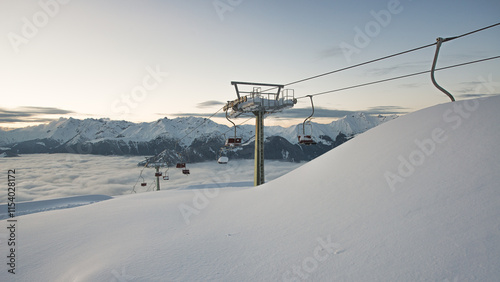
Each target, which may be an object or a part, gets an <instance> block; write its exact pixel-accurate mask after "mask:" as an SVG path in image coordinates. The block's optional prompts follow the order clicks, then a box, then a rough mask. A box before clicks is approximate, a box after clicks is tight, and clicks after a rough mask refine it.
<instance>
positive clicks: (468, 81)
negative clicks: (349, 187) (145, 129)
mask: <svg viewBox="0 0 500 282" xmlns="http://www.w3.org/2000/svg"><path fill="white" fill-rule="evenodd" d="M499 12H500V2H499V1H491V0H478V1H470V0H469V1H463V0H462V1H457V0H440V1H431V0H420V1H412V0H399V1H397V0H362V1H348V0H338V1H305V0H300V1H299V0H191V1H185V0H161V1H160V0H142V1H138V0H136V1H133V0H126V1H125V0H122V1H118V0H108V1H98V0H36V1H32V0H25V1H14V0H4V1H1V2H0V18H1V19H2V24H1V25H0V34H2V36H1V37H0V38H1V39H0V62H1V63H0V93H1V94H2V96H1V97H2V102H1V104H0V127H21V126H26V125H30V124H36V123H40V122H48V121H50V120H51V119H57V118H59V117H61V116H63V117H69V116H72V117H75V118H101V117H108V118H111V119H125V120H129V121H134V122H142V121H147V122H150V121H154V120H156V119H158V118H162V117H169V118H175V117H178V116H182V115H186V114H193V115H199V116H204V115H205V116H208V115H211V114H212V113H214V112H215V111H217V110H218V109H219V108H221V107H222V105H223V103H225V102H226V101H228V100H233V99H235V98H236V95H235V92H234V88H233V87H232V86H231V84H230V82H231V81H233V80H235V81H250V82H264V83H277V84H287V83H289V82H293V81H296V80H299V79H302V78H306V77H310V76H314V75H317V74H321V73H325V72H329V71H332V70H336V69H340V68H344V67H348V66H351V65H354V64H358V63H362V62H365V61H369V60H372V59H375V58H379V57H382V56H386V55H390V54H393V53H396V52H400V51H404V50H408V49H412V48H415V47H420V46H423V45H426V44H431V43H434V42H435V39H436V38H437V37H451V36H455V35H460V34H463V33H466V32H469V31H473V30H476V29H479V28H482V27H485V26H489V25H492V24H495V23H498V22H500V17H499V16H498V15H499ZM434 52H435V47H434V46H432V47H430V48H425V49H422V50H419V51H416V52H412V53H410V54H406V55H403V56H399V57H397V58H393V59H388V60H384V61H382V62H377V63H374V64H370V65H367V66H363V67H360V68H356V69H352V70H348V71H345V72H340V73H336V74H332V75H328V76H324V77H321V78H318V79H314V80H310V81H307V82H304V83H298V84H295V85H291V86H290V88H293V89H294V90H295V95H296V96H304V95H308V94H314V93H318V92H323V91H329V90H334V89H340V88H344V87H350V86H353V85H356V84H360V83H366V82H370V81H375V80H380V79H385V78H390V77H394V76H399V75H405V74H408V73H413V72H419V71H425V70H429V69H430V67H431V64H432V59H433V56H434ZM498 55H500V26H497V27H494V28H491V29H488V30H485V31H482V32H478V33H475V34H473V35H470V36H466V37H463V38H460V39H457V40H453V41H450V42H446V43H444V44H443V47H442V49H441V51H440V58H439V62H438V67H443V66H448V65H453V64H459V63H463V62H468V61H473V60H477V59H481V58H487V57H491V56H498ZM499 69H500V60H498V59H497V60H491V61H488V62H483V63H479V64H474V65H468V66H463V67H460V68H454V69H449V70H443V71H440V72H438V73H436V77H437V80H438V81H439V83H440V84H441V85H442V86H443V87H445V88H446V89H448V90H449V91H450V92H452V94H454V95H455V96H456V98H457V99H465V98H468V97H475V95H477V94H481V95H484V94H497V93H500V74H499V72H498V70H499ZM447 101H449V99H448V98H447V97H446V96H445V95H444V94H442V93H441V92H439V91H438V90H437V89H436V88H434V86H432V83H431V81H430V78H429V75H428V74H425V75H420V76H415V77H411V78H406V79H401V80H396V81H391V82H386V83H381V84H377V85H371V86H366V87H360V88H355V89H351V90H346V91H339V92H334V93H331V94H325V95H321V96H317V97H315V99H314V103H315V105H316V106H317V107H318V111H317V115H316V117H317V118H318V119H316V121H317V122H321V121H323V122H328V120H332V119H334V118H337V117H340V116H342V115H344V114H345V113H348V112H350V111H366V112H370V113H382V114H384V113H405V112H411V111H414V110H417V109H420V108H424V107H428V106H430V105H434V104H438V103H444V102H447ZM309 110H310V108H309V102H308V100H307V99H300V100H299V103H298V104H297V105H296V109H295V110H294V111H290V112H289V113H286V114H285V113H284V114H283V115H282V116H281V119H274V120H272V119H268V121H266V124H270V123H278V124H282V125H288V124H286V123H287V122H288V123H289V122H293V121H294V118H298V119H301V118H305V117H306V116H307V113H308V111H309ZM322 117H323V119H321V118H322ZM221 120H222V119H221ZM216 121H219V120H216ZM297 121H298V120H297Z"/></svg>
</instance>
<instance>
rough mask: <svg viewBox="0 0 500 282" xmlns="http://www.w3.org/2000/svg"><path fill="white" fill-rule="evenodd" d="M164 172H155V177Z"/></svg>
mask: <svg viewBox="0 0 500 282" xmlns="http://www.w3.org/2000/svg"><path fill="white" fill-rule="evenodd" d="M162 175H163V174H162V173H161V172H155V177H160V176H162Z"/></svg>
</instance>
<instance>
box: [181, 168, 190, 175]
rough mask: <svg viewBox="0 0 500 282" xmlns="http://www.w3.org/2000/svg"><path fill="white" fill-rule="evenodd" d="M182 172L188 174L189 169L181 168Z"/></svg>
mask: <svg viewBox="0 0 500 282" xmlns="http://www.w3.org/2000/svg"><path fill="white" fill-rule="evenodd" d="M182 173H183V174H185V175H188V174H190V172H189V169H183V170H182Z"/></svg>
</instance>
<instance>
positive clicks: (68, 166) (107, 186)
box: [0, 154, 303, 203]
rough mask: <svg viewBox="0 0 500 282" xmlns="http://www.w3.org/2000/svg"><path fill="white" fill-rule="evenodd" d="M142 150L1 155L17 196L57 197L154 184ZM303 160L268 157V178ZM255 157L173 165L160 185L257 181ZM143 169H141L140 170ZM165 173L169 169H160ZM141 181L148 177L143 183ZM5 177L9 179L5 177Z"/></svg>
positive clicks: (1, 199)
mask: <svg viewBox="0 0 500 282" xmlns="http://www.w3.org/2000/svg"><path fill="white" fill-rule="evenodd" d="M142 160H144V157H138V156H96V155H76V154H30V155H21V156H19V157H14V158H0V166H1V167H2V173H3V174H4V179H6V178H7V174H8V170H15V185H16V202H26V201H38V200H48V199H57V198H63V197H71V196H81V195H107V196H119V195H126V194H131V193H134V192H135V193H144V192H148V191H152V190H153V189H156V184H155V179H156V178H155V177H154V173H155V170H154V169H153V168H143V167H138V166H137V163H138V162H139V161H142ZM302 164H303V163H290V162H281V161H266V162H265V178H266V181H270V180H272V179H275V178H277V177H280V176H282V175H284V174H286V173H288V172H290V171H292V170H294V169H295V168H297V167H299V166H301V165H302ZM253 165H254V162H253V160H230V161H229V163H228V164H225V165H221V164H218V163H217V162H216V161H215V160H214V161H213V162H203V163H194V164H188V165H187V166H188V168H189V169H190V172H191V174H190V175H187V176H186V175H183V174H182V172H181V170H179V169H176V168H174V167H171V168H169V169H168V171H167V173H168V175H169V180H161V182H160V189H161V190H166V189H195V188H214V187H229V186H230V187H247V186H248V187H250V186H253ZM141 171H142V174H141ZM161 171H162V173H163V174H165V172H166V169H165V168H164V169H162V170H161ZM142 182H145V183H147V185H146V186H141V185H140V184H141V183H142ZM4 183H6V181H5V182H4ZM7 194H8V190H7V185H4V188H3V191H2V190H0V203H6V202H7Z"/></svg>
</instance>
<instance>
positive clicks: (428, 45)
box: [264, 22, 500, 92]
mask: <svg viewBox="0 0 500 282" xmlns="http://www.w3.org/2000/svg"><path fill="white" fill-rule="evenodd" d="M498 25H500V22H499V23H496V24H492V25H489V26H486V27H483V28H479V29H476V30H473V31H471V32H467V33H464V34H461V35H458V36H454V37H449V38H445V40H444V41H443V42H446V41H451V40H454V39H458V38H462V37H465V36H468V35H471V34H474V33H476V32H480V31H483V30H486V29H490V28H492V27H495V26H498ZM436 44H437V42H434V43H431V44H427V45H423V46H420V47H417V48H413V49H409V50H406V51H402V52H398V53H394V54H392V55H387V56H384V57H380V58H377V59H373V60H370V61H366V62H362V63H359V64H355V65H352V66H348V67H345V68H340V69H337V70H333V71H329V72H326V73H322V74H318V75H314V76H311V77H307V78H304V79H300V80H296V81H293V82H289V83H286V84H284V86H290V85H293V84H297V83H300V82H304V81H308V80H312V79H315V78H319V77H322V76H326V75H330V74H334V73H337V72H341V71H345V70H349V69H353V68H356V67H360V66H364V65H368V64H371V63H375V62H378V61H382V60H385V59H389V58H392V57H396V56H399V55H403V54H407V53H411V52H414V51H418V50H421V49H425V48H428V47H431V46H434V45H436ZM274 88H276V87H273V88H270V89H266V90H265V91H264V92H267V91H269V90H272V89H274Z"/></svg>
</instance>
